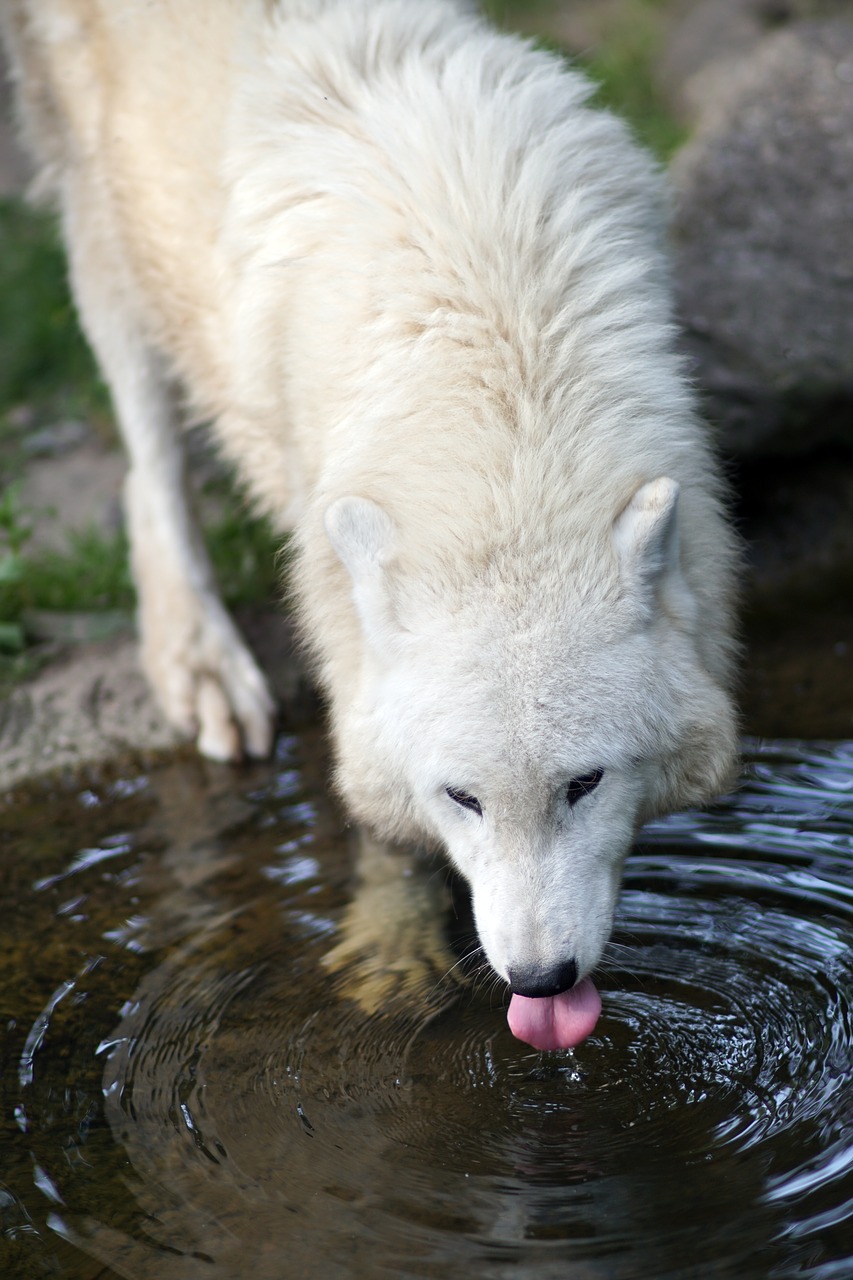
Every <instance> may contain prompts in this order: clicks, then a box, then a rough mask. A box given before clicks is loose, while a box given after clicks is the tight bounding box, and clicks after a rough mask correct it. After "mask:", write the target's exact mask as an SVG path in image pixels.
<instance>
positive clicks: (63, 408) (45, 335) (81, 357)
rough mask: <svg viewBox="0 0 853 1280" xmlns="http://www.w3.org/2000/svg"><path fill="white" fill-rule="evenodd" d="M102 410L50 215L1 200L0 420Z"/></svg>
mask: <svg viewBox="0 0 853 1280" xmlns="http://www.w3.org/2000/svg"><path fill="white" fill-rule="evenodd" d="M22 401H26V402H27V403H28V404H29V405H30V406H32V407H33V409H34V410H35V413H36V416H37V417H39V418H42V419H44V418H47V417H49V416H54V417H56V416H60V414H61V416H63V417H66V418H67V417H86V418H92V417H94V416H97V415H101V416H103V415H104V414H105V413H107V412H108V396H107V392H106V389H105V387H104V385H103V383H102V382H101V380H100V378H99V376H98V372H97V369H96V366H95V362H94V359H93V358H92V355H91V352H90V351H89V348H88V346H87V345H86V341H85V339H84V338H83V336H82V334H81V332H80V327H79V325H78V323H77V317H76V314H75V312H74V306H73V303H72V301H71V296H70V293H69V290H68V284H67V281H66V265H65V254H64V252H63V250H62V247H61V245H60V242H59V236H58V234H57V229H56V223H55V219H53V218H52V217H50V216H49V215H47V214H45V213H41V212H37V211H35V210H32V209H28V208H26V207H25V206H23V205H22V204H20V203H19V202H17V201H14V200H0V418H2V417H3V415H5V414H7V413H8V411H9V410H10V409H12V408H13V407H14V406H16V405H17V404H20V403H21V402H22Z"/></svg>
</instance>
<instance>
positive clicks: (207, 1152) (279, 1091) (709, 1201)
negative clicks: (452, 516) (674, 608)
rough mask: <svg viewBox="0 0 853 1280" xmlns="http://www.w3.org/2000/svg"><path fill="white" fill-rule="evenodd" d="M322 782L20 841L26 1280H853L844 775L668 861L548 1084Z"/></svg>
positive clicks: (6, 995) (189, 782)
mask: <svg viewBox="0 0 853 1280" xmlns="http://www.w3.org/2000/svg"><path fill="white" fill-rule="evenodd" d="M325 768H326V762H325V760H324V759H323V750H322V744H321V741H320V738H319V736H318V735H317V734H316V733H315V732H314V731H309V732H306V733H305V734H304V735H301V736H300V738H299V739H298V740H296V739H285V740H283V741H282V743H281V744H280V749H279V754H278V759H277V760H276V761H275V763H274V764H273V765H267V766H258V767H253V768H252V769H251V770H247V771H244V772H235V771H232V770H228V769H220V768H217V767H215V766H211V765H205V764H203V763H201V762H196V761H187V760H182V761H173V762H171V763H167V764H165V765H163V766H161V767H159V768H157V769H154V770H152V771H151V772H150V773H148V774H147V775H138V776H128V777H124V778H121V779H114V780H113V781H104V780H94V781H90V782H89V784H88V785H84V784H83V783H79V784H78V785H77V786H76V787H74V788H72V789H69V790H67V791H60V790H56V791H54V792H51V793H47V792H43V793H39V794H34V795H32V796H31V797H29V798H28V799H24V800H21V801H20V802H19V803H18V804H17V805H16V806H15V807H10V808H7V809H6V810H5V811H0V839H2V840H3V841H4V843H5V845H6V846H7V847H10V848H11V850H12V854H13V856H12V857H11V859H10V858H9V857H8V856H7V857H5V858H4V859H3V868H2V870H0V874H2V876H4V877H5V880H4V882H3V883H2V886H0V888H2V904H1V905H0V929H2V938H3V946H2V949H0V1035H2V1094H3V1105H2V1117H0V1124H2V1130H0V1152H2V1168H0V1275H2V1276H3V1277H4V1280H5V1277H19V1276H20V1277H31V1276H32V1277H36V1276H59V1277H73V1278H74V1280H78V1278H79V1280H90V1278H91V1280H95V1277H98V1278H99V1280H106V1278H107V1277H113V1276H118V1277H131V1278H133V1280H136V1278H137V1277H138V1278H139V1280H147V1278H148V1277H152V1278H153V1277H157V1278H158V1280H173V1278H175V1280H177V1278H184V1277H192V1278H193V1280H195V1278H196V1277H207V1276H209V1277H211V1278H212V1280H219V1278H220V1277H251V1280H265V1277H276V1278H279V1277H287V1278H288V1280H289V1278H290V1277H302V1276H306V1277H308V1276H310V1277H315V1276H323V1277H328V1276H331V1277H337V1276H340V1277H374V1276H380V1277H381V1276H394V1277H421V1276H441V1277H443V1278H444V1280H455V1278H456V1277H459V1278H460V1280H461V1278H462V1277H466V1278H467V1277H474V1278H477V1277H489V1278H492V1277H494V1278H503V1277H507V1278H509V1277H511V1278H512V1280H531V1278H534V1277H535V1278H536V1280H551V1278H554V1280H556V1278H557V1277H560V1278H561V1280H562V1278H563V1277H569V1278H570V1280H574V1278H577V1280H591V1278H597V1277H608V1278H615V1280H621V1278H624V1280H645V1278H648V1280H667V1278H670V1277H680V1276H684V1277H688V1276H689V1277H696V1276H702V1277H705V1276H707V1277H732V1278H737V1280H743V1278H747V1280H749V1278H750V1277H756V1278H758V1277H761V1278H762V1280H765V1278H766V1277H788V1276H791V1277H793V1276H797V1277H810V1278H813V1280H830V1278H832V1280H836V1278H838V1280H840V1278H841V1277H845V1278H847V1277H850V1276H853V1090H852V1089H851V1068H853V1013H851V1009H853V953H852V952H851V944H853V888H851V886H852V885H853V877H851V870H853V743H846V744H835V745H829V744H827V745H810V746H808V747H807V746H802V745H797V744H775V745H774V744H769V745H764V746H760V745H759V744H756V743H753V744H750V745H749V747H748V761H747V768H746V776H745V781H744V785H743V787H742V789H741V790H740V791H739V792H738V793H737V794H736V795H734V796H733V797H731V798H730V799H728V800H726V801H725V802H723V803H722V804H720V805H719V806H718V807H717V808H715V809H714V810H713V811H711V812H709V813H706V814H702V815H697V814H687V815H679V816H678V817H676V818H673V819H671V820H669V821H667V822H663V823H660V824H656V825H655V826H653V827H651V828H649V829H648V831H647V832H646V833H645V835H644V839H643V841H642V844H641V846H640V848H638V850H637V851H636V852H635V853H634V854H633V855H632V857H631V859H630V861H629V864H628V867H627V873H626V880H625V891H624V895H623V901H622V908H621V914H620V918H619V922H618V927H617V930H616V934H615V938H614V945H613V947H612V949H611V952H610V953H609V955H608V959H607V963H606V965H605V966H604V967H603V969H602V971H601V973H600V975H599V985H600V986H601V988H602V990H603V994H604V1013H603V1016H602V1019H601V1022H600V1024H599V1027H598V1029H597V1031H596V1034H595V1035H594V1036H593V1037H592V1038H591V1039H590V1040H589V1041H588V1042H586V1043H585V1044H584V1045H582V1046H581V1047H580V1048H578V1049H577V1050H575V1051H574V1052H572V1053H564V1054H554V1055H540V1054H537V1053H535V1052H534V1051H532V1050H530V1049H528V1048H527V1047H526V1046H524V1045H522V1044H520V1043H518V1042H517V1041H515V1040H513V1039H512V1037H511V1036H510V1035H509V1032H508V1031H507V1029H506V1024H505V997H504V995H503V993H502V991H501V990H500V989H498V988H496V987H495V985H494V984H493V983H492V982H490V981H488V980H487V979H485V978H484V977H480V978H478V979H476V980H475V981H474V982H473V983H472V984H471V985H469V986H466V987H464V988H462V989H461V992H460V991H458V989H454V987H453V984H450V986H449V987H448V985H447V984H445V983H442V982H441V981H440V979H441V973H440V972H439V967H440V961H439V959H438V957H436V959H435V960H434V961H432V960H430V956H431V954H432V951H433V950H434V947H436V946H438V945H439V944H438V942H437V940H436V939H435V938H434V936H433V932H432V931H431V930H430V926H429V923H428V918H427V919H424V915H423V903H424V902H425V901H428V902H432V903H433V904H434V901H435V900H438V899H439V898H440V897H441V895H442V894H443V893H444V892H445V886H444V879H443V877H442V875H441V874H440V873H437V872H436V871H435V870H434V869H430V870H429V871H427V872H423V871H420V870H419V869H418V868H417V867H416V866H415V864H413V863H411V862H409V861H408V860H407V859H406V858H405V857H401V859H400V864H401V865H400V869H399V870H398V869H396V868H395V871H394V876H393V877H389V876H388V875H387V874H386V872H387V866H384V865H383V864H382V862H381V859H380V861H379V863H377V864H375V865H374V864H368V865H367V867H366V868H365V866H362V868H361V870H362V874H366V875H367V876H368V879H369V880H370V882H371V887H370V891H369V892H368V893H367V895H366V896H365V893H364V891H363V890H361V891H359V892H357V891H356V880H357V875H356V866H355V864H354V860H353V859H354V853H353V844H352V838H351V833H347V832H345V831H342V825H341V820H340V815H339V814H337V813H335V811H334V809H333V808H332V807H331V805H330V802H329V800H328V798H327V795H326V792H325V789H324V781H323V780H324V776H325ZM377 912H379V913H380V915H381V919H382V921H383V925H382V928H381V929H380V930H376V928H375V916H376V914H377ZM454 919H455V924H454V929H455V932H456V935H457V941H458V943H459V945H460V946H461V947H463V948H464V946H465V945H466V942H467V940H468V937H469V932H470V922H469V921H468V920H467V919H466V916H465V909H464V902H462V903H459V905H458V906H457V914H456V916H455V917H454ZM371 928H372V934H371ZM418 930H420V932H419V933H418V939H417V945H416V946H412V945H410V944H411V940H412V936H413V935H414V933H416V932H417V931H418ZM367 936H372V937H373V939H374V942H373V943H372V944H371V945H372V946H373V947H374V950H375V948H376V947H377V946H378V947H379V948H380V950H382V951H384V953H385V954H384V959H383V960H382V963H380V962H379V961H378V960H377V958H376V956H375V955H374V954H373V952H372V951H371V950H370V947H369V946H367V944H365V943H364V938H365V937H367ZM377 939H378V941H377ZM407 945H408V946H409V954H408V958H407V959H405V960H402V959H401V960H400V962H399V964H397V966H396V967H395V968H393V970H392V972H391V975H390V978H389V977H388V973H387V969H388V966H389V964H390V965H393V963H394V955H395V954H396V952H397V951H398V952H399V953H400V955H401V956H405V955H406V947H407ZM366 946H367V950H366V951H365V947H366ZM330 956H331V957H332V959H333V960H336V961H337V965H338V967H337V969H335V968H333V967H331V966H330V963H329V957H330ZM383 964H384V972H383V971H382V965H383ZM383 982H385V985H384V986H383V985H382V983H383ZM454 990H456V992H457V994H456V998H455V1000H454V999H451V998H450V997H452V996H453V994H454ZM371 1010H373V1011H372V1012H371Z"/></svg>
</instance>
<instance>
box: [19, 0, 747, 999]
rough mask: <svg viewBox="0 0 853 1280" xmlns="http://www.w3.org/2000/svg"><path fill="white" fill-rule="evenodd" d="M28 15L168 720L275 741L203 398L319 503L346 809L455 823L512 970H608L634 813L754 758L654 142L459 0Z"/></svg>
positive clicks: (311, 544)
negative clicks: (212, 537) (239, 614)
mask: <svg viewBox="0 0 853 1280" xmlns="http://www.w3.org/2000/svg"><path fill="white" fill-rule="evenodd" d="M5 24H6V29H7V37H8V39H9V42H10V46H11V47H12V49H13V51H14V53H15V56H16V59H17V66H18V69H19V71H18V74H19V75H20V76H21V78H22V81H23V83H22V95H21V96H22V103H23V114H24V124H25V128H26V130H27V132H28V135H29V137H30V139H31V141H32V143H33V145H34V147H35V149H36V151H37V152H38V153H39V154H40V155H41V157H42V160H43V164H44V173H43V180H42V185H43V186H44V187H52V188H53V189H54V190H55V192H56V194H57V197H58V200H59V204H60V207H61V210H62V214H63V222H64V226H65V232H66V237H67V240H68V244H69V251H70V256H71V263H72V273H73V278H74V283H75V289H76V292H77V298H78V302H79V305H80V309H81V314H82V316H83V320H84V323H85V325H86V327H87V330H88V333H89V335H90V338H91V340H92V342H93V345H94V346H95V348H96V350H97V352H98V355H99V358H100V360H101V363H102V366H103V368H104V371H105V373H106V376H107V378H108V379H109V381H110V384H111V386H112V389H113V393H114V396H115V401H116V406H117V410H118V414H119V418H120V420H121V425H122V430H123V433H124V435H125V438H126V441H127V445H128V450H129V453H130V458H131V473H130V479H129V486H128V496H129V521H130V529H131V535H132V540H133V557H134V569H135V573H136V579H137V584H138V587H139V593H140V617H141V629H142V637H143V654H144V657H145V663H146V667H147V669H148V672H149V674H150V676H151V679H152V681H153V683H154V685H155V688H156V689H157V691H158V693H159V695H160V697H161V699H162V700H163V702H164V705H165V706H166V708H167V710H168V711H169V712H170V713H171V714H172V715H173V717H174V718H175V720H176V721H177V722H178V723H180V724H181V725H183V726H185V727H187V728H188V729H189V728H191V727H193V726H194V728H195V730H196V732H198V734H199V740H200V746H201V747H202V749H203V750H207V751H209V752H210V753H211V754H214V755H220V756H225V757H228V756H233V755H235V754H236V753H237V751H238V750H239V745H240V743H241V742H242V744H243V745H244V746H245V747H246V748H247V749H249V750H250V751H256V752H259V753H262V752H263V751H265V750H266V749H267V747H268V744H269V733H270V723H271V715H272V707H271V702H270V700H269V695H268V693H267V691H266V687H265V684H264V681H263V677H262V676H261V675H260V673H259V672H258V670H257V668H256V667H255V664H254V661H253V659H252V658H251V657H250V656H249V654H248V653H247V651H246V650H245V648H244V647H243V645H242V642H241V641H240V640H239V638H238V636H237V634H236V632H235V630H234V628H233V624H232V623H231V622H230V619H229V618H228V617H227V615H226V613H225V611H224V609H223V608H222V606H221V604H220V603H219V600H218V597H217V596H216V593H215V589H214V586H213V582H212V577H211V574H210V570H209V566H208V564H207V561H206V559H205V557H204V553H203V551H202V548H201V543H200V539H199V538H198V535H197V533H196V532H195V530H194V527H193V524H192V520H191V516H190V514H189V512H188V509H187V506H186V499H185V496H184V487H183V480H182V462H181V456H180V451H179V444H178V438H177V434H176V427H175V414H174V410H173V396H172V393H171V390H170V388H171V386H172V384H176V385H177V386H178V387H179V388H180V393H181V394H182V395H183V396H184V398H185V399H186V400H188V402H189V406H190V408H191V410H192V412H194V413H195V414H196V416H199V417H209V418H210V419H211V420H212V421H213V423H214V429H215V431H216V433H217V436H218V438H219V440H220V442H221V444H222V447H223V449H224V451H225V452H226V454H227V455H228V456H229V457H230V458H231V459H232V460H233V462H234V463H235V465H236V467H237V468H238V470H239V472H240V474H241V476H242V477H243V479H244V481H245V483H246V485H247V487H248V488H249V489H250V491H251V492H252V494H253V495H254V497H255V498H256V500H257V502H258V503H259V505H260V506H261V507H262V508H263V509H264V510H266V511H267V512H268V513H269V514H270V515H271V516H272V517H273V519H274V520H275V521H276V522H277V523H278V524H279V526H280V527H281V528H282V529H285V528H288V527H292V528H293V529H294V532H295V541H296V546H297V549H298V553H299V554H298V563H297V569H296V593H297V598H298V603H299V609H300V614H301V618H302V624H303V629H304V634H305V637H306V642H307V645H308V648H309V650H310V653H311V655H312V658H313V660H314V662H315V666H316V671H317V674H318V678H319V680H320V683H321V684H322V686H323V687H324V688H325V690H326V691H327V694H328V697H329V704H330V714H331V723H332V733H333V736H334V742H335V747H336V752H337V761H338V767H337V780H338V785H339V787H340V789H341V791H342V793H343V794H344V796H345V798H346V800H347V802H348V803H349V806H350V808H351V810H352V812H353V813H354V815H355V816H356V817H357V818H358V819H359V820H361V821H362V822H363V823H364V824H366V825H367V826H368V827H369V828H371V829H372V830H373V831H374V832H376V833H377V834H378V835H379V836H380V837H382V838H385V839H389V840H396V841H416V842H426V843H429V844H441V845H443V846H444V847H446V849H447V850H448V852H449V854H450V856H451V858H452V859H453V861H454V862H455V863H456V864H457V866H458V867H459V868H460V869H461V871H462V872H463V873H464V874H465V875H466V876H467V877H468V879H469V881H470V882H471V885H472V889H473V895H474V904H475V911H476V915H477V920H478V924H479V928H480V932H481V937H482V941H483V945H484V947H485V949H486V952H487V954H488V956H489V959H490V960H491V962H492V964H493V966H494V967H495V969H496V970H497V971H498V972H499V973H501V974H503V975H504V976H507V974H508V972H509V970H510V969H511V968H519V967H520V968H524V969H528V970H529V969H531V968H533V969H535V968H539V969H541V970H543V971H545V970H548V969H549V968H553V967H554V966H555V965H557V964H559V963H560V962H561V961H562V960H565V959H566V958H567V957H575V958H576V961H577V965H578V969H579V972H580V973H582V974H583V973H586V972H587V971H588V970H589V969H590V968H592V967H593V966H594V965H595V963H596V962H597V961H598V959H599V958H600V955H601V952H602V948H603V946H604V944H605V942H606V939H607V936H608V933H609V930H610V924H611V917H612V911H613V905H614V901H615V896H616V892H617V886H618V881H619V872H620V868H621V862H622V859H623V856H624V854H625V851H626V849H627V847H628V846H629V844H630V841H631V838H632V836H633V834H634V832H635V831H636V828H637V826H638V824H639V823H640V822H641V821H642V820H643V819H644V818H646V817H648V816H649V815H650V814H652V813H656V812H660V811H661V810H665V809H667V808H670V807H673V806H676V805H681V804H685V803H692V802H695V801H699V800H702V799H703V798H705V797H707V796H708V795H710V794H712V793H713V792H714V791H715V790H716V789H717V788H718V787H719V786H720V785H722V784H723V783H724V782H725V780H726V779H727V777H728V774H729V771H730V768H731V766H732V761H733V752H734V736H735V734H734V721H733V715H732V709H731V704H730V700H729V694H728V689H729V686H730V683H731V664H732V653H733V646H732V641H731V617H730V614H731V582H732V572H733V560H734V551H733V543H732V538H731V535H730V533H729V532H728V529H727V527H726V524H725V522H724V519H723V516H722V514H721V508H720V500H719V493H718V485H717V481H716V479H715V471H714V466H713V463H712V460H711V457H710V455H709V450H708V446H707V443H706V439H705V435H704V433H703V431H702V429H701V427H700V425H699V423H698V421H697V418H696V415H695V412H694V409H693V404H692V400H691V396H690V394H689V392H688V389H687V388H686V386H685V382H684V378H683V376H682V373H681V370H680V367H679V363H678V360H677V358H676V356H675V355H674V354H673V349H672V330H671V320H670V301H669V290H668V285H667V273H666V266H665V261H664V258H663V253H662V248H661V243H660V238H661V236H660V232H661V224H662V210H661V204H660V190H659V188H660V180H659V176H658V174H657V172H656V171H655V169H654V166H653V165H652V164H651V163H650V161H649V160H648V159H647V158H646V156H645V155H644V154H643V153H642V152H641V151H640V150H639V149H638V148H637V147H636V146H635V145H634V144H633V142H632V141H631V140H630V138H629V136H628V134H627V132H626V130H625V128H624V127H623V126H622V125H621V124H620V123H619V122H618V121H616V120H615V119H614V118H612V117H611V116H609V115H608V114H606V113H603V112H600V111H595V110H592V109H590V108H589V107H587V106H586V98H587V96H588V92H589V89H588V85H587V83H586V82H585V80H584V79H583V78H582V77H581V76H580V75H579V74H577V73H575V72H573V71H571V70H568V69H566V67H565V66H564V65H563V64H562V63H561V62H560V61H559V60H558V59H557V58H555V57H553V56H551V55H549V54H547V53H544V52H542V51H538V50H535V49H533V48H532V47H530V46H529V45H527V44H525V43H524V42H522V41H520V40H518V39H516V38H514V37H510V36H505V35H501V34H498V33H497V32H495V31H493V30H492V29H490V28H489V27H488V25H486V24H485V23H484V22H483V21H482V20H481V19H480V18H479V17H477V16H476V15H475V14H473V13H471V12H469V11H468V10H467V8H466V7H465V6H464V5H461V4H457V3H454V2H453V0H315V2H314V3H312V2H311V0H281V2H280V3H275V2H274V0H180V3H174V2H170V0H6V11H5ZM594 769H603V770H604V773H603V776H602V779H601V782H600V785H599V786H598V787H597V788H596V790H595V791H594V792H592V793H591V794H590V795H588V796H586V797H584V798H583V799H581V800H580V801H579V803H577V804H576V805H574V806H573V807H569V806H568V804H567V801H566V787H567V784H568V782H569V781H570V780H571V779H573V778H577V777H581V776H583V775H585V774H588V773H590V771H591V770H594ZM447 787H453V788H456V789H462V790H464V791H466V792H468V793H470V794H472V795H475V796H476V797H477V798H478V800H479V802H480V804H481V807H482V815H478V814H477V813H476V812H473V811H472V810H470V809H464V808H461V807H460V806H459V805H458V804H456V803H454V801H453V800H452V799H451V798H450V797H449V796H448V794H447V790H446V789H447Z"/></svg>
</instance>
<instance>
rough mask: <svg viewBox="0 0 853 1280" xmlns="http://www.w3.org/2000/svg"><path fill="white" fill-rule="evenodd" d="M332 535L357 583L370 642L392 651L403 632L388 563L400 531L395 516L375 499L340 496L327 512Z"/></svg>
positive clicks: (359, 608) (358, 608)
mask: <svg viewBox="0 0 853 1280" xmlns="http://www.w3.org/2000/svg"><path fill="white" fill-rule="evenodd" d="M323 524H324V527H325V530H326V536H327V537H328V539H329V541H330V542H331V544H332V546H333V548H334V550H335V552H336V553H337V556H338V559H339V560H340V562H341V564H342V565H343V566H344V568H345V569H346V570H347V572H348V573H349V576H350V580H351V582H352V598H353V603H354V604H355V607H356V611H357V613H358V616H359V620H360V622H361V626H362V629H363V631H364V634H365V637H366V639H367V641H368V644H369V645H370V646H371V648H372V649H373V650H374V652H375V653H376V654H377V655H378V656H379V657H384V656H387V655H389V654H390V653H391V651H392V650H393V648H394V644H395V640H396V639H397V638H398V636H399V626H398V625H397V622H396V619H395V617H394V609H393V606H392V602H391V596H390V591H389V587H388V575H387V572H386V570H387V567H388V565H389V563H390V561H391V559H392V557H393V555H394V551H395V549H396V543H397V531H396V529H395V527H394V522H393V521H392V520H391V518H390V516H389V515H387V514H386V512H385V511H383V510H382V508H381V507H380V506H379V505H378V504H377V503H375V502H371V501H370V499H369V498H355V497H350V498H338V499H337V501H336V502H333V503H332V504H331V506H330V507H328V508H327V509H326V513H325V515H324V517H323Z"/></svg>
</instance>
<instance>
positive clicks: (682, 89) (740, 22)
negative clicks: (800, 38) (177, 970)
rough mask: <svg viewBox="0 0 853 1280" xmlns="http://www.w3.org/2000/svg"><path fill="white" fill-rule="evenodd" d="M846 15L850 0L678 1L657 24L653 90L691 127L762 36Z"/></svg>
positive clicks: (721, 93) (718, 95)
mask: <svg viewBox="0 0 853 1280" xmlns="http://www.w3.org/2000/svg"><path fill="white" fill-rule="evenodd" d="M845 13H847V14H848V15H849V13H850V0H678V2H677V3H675V4H674V5H673V6H672V7H671V8H668V9H667V10H666V13H665V21H664V22H663V24H662V32H663V49H662V51H661V54H660V56H659V58H658V59H657V62H656V67H655V72H656V75H655V79H656V82H657V85H658V88H659V90H660V92H661V94H662V95H663V97H664V99H665V101H666V102H667V104H668V106H669V108H670V110H672V111H673V112H674V114H675V115H676V116H677V117H678V118H679V119H680V120H681V121H682V122H683V123H685V124H688V125H695V124H696V123H697V122H698V121H699V120H700V119H701V117H702V114H703V112H704V110H705V108H706V107H707V106H709V105H713V103H714V102H716V101H717V100H718V98H719V97H721V96H725V94H726V90H727V85H728V84H729V83H730V78H731V76H732V74H733V73H735V72H736V71H737V68H738V64H740V63H741V62H742V61H743V60H744V59H746V58H749V57H751V56H752V55H753V54H754V53H755V51H756V49H757V47H758V45H759V44H760V43H761V42H762V41H763V40H764V39H765V37H766V36H767V35H769V34H770V33H772V32H774V31H778V30H780V29H783V28H784V27H786V26H789V25H790V24H792V23H795V22H800V21H803V20H804V19H815V18H828V17H841V16H843V15H844V14H845Z"/></svg>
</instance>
